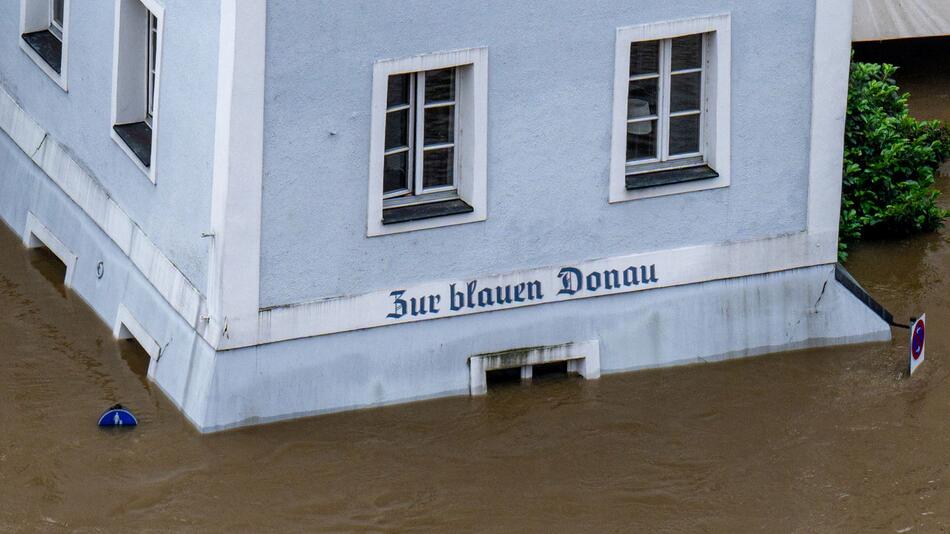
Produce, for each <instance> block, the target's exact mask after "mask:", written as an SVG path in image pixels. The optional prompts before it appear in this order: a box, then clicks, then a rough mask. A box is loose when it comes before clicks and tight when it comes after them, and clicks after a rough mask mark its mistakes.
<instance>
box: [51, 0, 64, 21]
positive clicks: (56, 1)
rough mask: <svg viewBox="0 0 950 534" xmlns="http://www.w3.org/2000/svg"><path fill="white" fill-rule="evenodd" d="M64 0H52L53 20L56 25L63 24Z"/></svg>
mask: <svg viewBox="0 0 950 534" xmlns="http://www.w3.org/2000/svg"><path fill="white" fill-rule="evenodd" d="M64 1H65V0H53V22H55V23H56V24H57V25H58V26H62V25H63V2H64Z"/></svg>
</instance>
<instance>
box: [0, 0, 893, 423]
mask: <svg viewBox="0 0 950 534" xmlns="http://www.w3.org/2000/svg"><path fill="white" fill-rule="evenodd" d="M212 4H214V3H208V4H187V5H186V4H180V3H167V5H166V3H161V2H158V1H156V0H121V1H118V2H116V3H115V5H114V6H112V5H111V4H110V5H109V6H108V7H101V6H100V7H98V8H95V9H87V10H81V11H79V10H75V9H73V10H69V9H65V8H66V7H68V6H69V5H70V3H69V2H68V1H66V2H65V3H63V2H62V1H59V0H57V1H54V2H52V3H46V2H32V1H29V2H22V3H21V4H16V3H8V5H6V6H5V7H3V8H0V9H2V10H3V11H2V12H0V14H2V15H3V17H2V18H3V20H6V21H19V26H18V27H16V26H17V24H15V23H13V22H10V23H9V24H8V26H9V28H7V30H8V31H10V32H15V33H16V34H17V35H18V36H19V38H18V39H17V40H16V44H14V40H10V41H9V42H7V44H6V45H4V46H6V47H7V49H8V51H7V52H8V53H4V54H0V72H2V73H3V78H4V80H6V82H5V84H4V86H3V87H2V89H0V130H2V132H3V133H2V134H0V168H2V169H3V173H2V175H0V199H2V200H0V216H2V218H3V220H4V221H5V222H6V224H7V225H9V226H10V227H11V228H13V229H14V231H15V232H16V233H17V234H18V235H21V236H23V238H24V242H25V243H27V244H28V245H29V246H41V247H46V248H48V249H49V250H50V251H51V252H52V253H53V254H54V255H56V256H57V257H59V258H60V259H61V260H62V261H63V262H64V263H65V264H66V272H67V275H66V276H67V278H68V280H67V285H68V286H69V287H70V289H71V291H73V292H75V293H76V294H78V295H79V296H81V297H82V299H83V300H84V301H85V302H88V303H89V305H90V306H91V307H92V308H93V310H95V312H96V313H97V314H98V315H99V316H100V317H101V318H102V319H103V321H105V323H106V324H107V325H108V326H109V327H110V328H112V329H113V332H114V334H115V335H116V336H118V337H123V338H130V339H134V340H136V341H137V343H138V344H139V345H141V347H142V348H143V350H144V352H145V353H146V354H148V355H149V358H150V363H149V367H148V377H149V379H150V380H151V381H152V382H153V383H154V384H155V385H157V387H158V388H160V389H161V390H162V391H163V392H164V393H165V394H166V395H168V397H169V399H171V401H172V402H174V404H175V405H176V406H177V407H178V408H179V409H180V410H181V411H182V412H183V413H184V414H185V416H186V417H187V419H188V420H189V421H191V422H192V423H193V424H194V425H195V426H196V427H197V428H198V429H199V430H201V431H215V430H221V429H226V428H232V427H236V426H243V425H250V424H255V423H261V422H267V421H274V420H279V419H285V418H296V417H300V416H304V415H308V414H316V413H324V412H332V411H341V410H348V409H352V408H358V407H365V406H378V405H386V404H393V403H400V402H407V401H411V400H418V399H425V398H432V397H439V396H451V395H466V394H469V393H470V392H473V391H478V390H480V388H481V385H480V384H481V378H479V377H481V376H483V375H482V374H481V373H475V372H473V369H474V367H473V363H472V362H481V364H484V365H483V370H485V371H486V372H487V371H489V370H491V369H492V367H491V366H492V365H494V366H495V368H497V369H500V368H502V367H504V366H508V365H513V364H512V363H511V362H514V361H515V360H518V358H522V359H523V361H521V360H518V361H521V363H522V365H521V367H523V368H527V367H528V366H533V365H545V364H548V363H558V362H568V363H567V364H565V365H567V366H568V368H569V370H571V371H572V372H577V373H579V374H581V375H582V376H585V377H587V378H591V379H592V378H596V377H597V376H600V375H601V374H609V373H616V372H620V371H627V370H634V369H643V368H649V367H658V366H668V365H673V364H678V363H688V362H696V361H708V360H711V359H724V358H732V357H738V356H747V355H753V354H763V353H768V352H774V351H781V350H789V349H794V348H805V347H814V346H821V345H828V344H839V343H854V342H861V341H872V340H886V339H888V338H889V336H890V330H889V327H888V325H887V324H886V323H884V322H883V321H882V320H881V319H880V318H879V317H878V316H876V315H875V314H874V313H873V312H872V311H871V310H869V309H867V307H865V306H864V305H862V304H861V303H860V301H858V300H857V299H856V298H855V297H854V296H853V295H852V294H851V293H849V292H848V291H847V290H846V289H845V288H844V287H843V286H841V285H840V284H839V283H838V282H837V281H836V280H835V276H834V270H835V267H834V265H835V262H836V258H837V231H838V208H839V202H840V183H841V162H842V158H841V153H842V127H843V125H842V124H841V121H840V120H838V118H837V117H840V115H841V112H842V110H843V109H844V108H845V98H846V86H847V74H848V64H849V57H850V39H849V35H850V29H851V15H852V11H851V8H850V5H849V3H848V2H834V1H830V0H814V1H809V2H805V3H804V4H803V6H801V7H802V8H801V9H797V10H784V11H783V10H777V9H774V8H775V7H776V6H778V5H783V4H784V3H783V2H778V1H774V2H773V1H768V2H758V3H756V4H755V5H748V3H744V2H738V1H733V0H722V1H717V2H713V3H710V4H709V5H704V6H703V7H702V8H701V9H697V7H696V6H695V5H694V4H693V3H690V2H685V1H684V2H678V1H677V2H672V3H670V4H669V5H667V6H665V7H663V6H659V5H645V6H643V8H642V9H638V10H635V11H631V10H630V9H629V6H628V5H627V4H625V3H624V2H620V1H613V0H611V1H608V2H604V3H601V4H598V5H597V6H592V7H590V9H589V10H587V11H585V15H584V17H583V20H578V21H576V22H572V23H570V24H566V23H565V21H573V20H574V19H575V18H576V13H575V11H574V8H573V7H572V6H571V5H569V4H567V3H562V4H560V5H547V6H545V9H543V10H539V9H535V7H536V6H533V5H532V3H530V2H529V3H528V4H511V5H505V6H496V7H495V8H493V9H492V10H486V11H485V12H481V13H479V14H477V15H472V17H474V18H472V17H468V18H466V17H467V16H466V17H463V16H462V13H463V12H466V9H467V8H466V7H465V6H463V5H462V3H456V4H455V5H453V6H449V7H447V8H446V9H447V10H448V11H447V13H449V14H454V15H456V16H457V18H458V19H459V20H466V21H468V22H466V23H465V24H461V25H459V26H457V27H455V26H453V27H450V28H449V29H447V30H445V31H444V32H443V33H442V34H441V35H440V37H439V39H437V40H433V39H432V38H431V36H429V35H427V34H426V33H425V32H422V33H420V32H418V31H416V27H417V26H418V25H421V26H423V27H433V28H434V27H442V24H441V19H440V18H439V17H440V16H441V15H440V14H438V13H435V12H433V11H431V10H427V9H423V8H422V7H412V8H409V9H410V10H411V11H412V13H411V15H412V16H411V17H408V18H407V17H406V16H404V15H405V13H402V12H401V11H399V9H400V8H399V7H398V6H395V5H379V6H375V9H377V10H378V13H376V14H375V15H374V16H373V17H367V16H366V14H365V12H364V10H363V9H362V8H360V7H357V6H349V5H347V6H336V7H335V8H333V9H331V8H329V7H328V6H327V5H325V4H323V3H318V2H303V1H299V2H284V3H280V2H263V1H259V2H232V1H223V2H221V5H220V6H217V5H212ZM60 7H62V8H63V9H65V11H64V12H63V14H62V18H61V19H60V18H56V17H58V16H60V15H59V13H60V11H59V10H60ZM113 8H114V9H113ZM219 8H220V9H219ZM21 10H22V12H20V11H21ZM526 17H538V20H537V24H532V25H524V26H523V27H518V28H517V29H516V30H515V31H513V28H510V27H508V26H506V25H507V24H513V23H514V21H520V20H524V19H525V18H526ZM209 20H213V21H215V24H210V25H209V24H207V22H208V21H209ZM54 22H55V24H54ZM172 22H174V23H172ZM210 27H214V28H218V30H217V32H216V33H214V32H212V33H209V31H208V28H210ZM552 27H557V28H559V32H558V33H559V34H560V35H561V36H562V37H563V39H562V40H560V41H559V42H558V43H552V42H551V41H550V39H549V37H550V35H549V31H550V30H549V28H552ZM103 28H111V29H112V30H111V31H112V32H113V39H110V40H98V41H93V40H91V39H90V36H92V35H96V34H98V33H101V31H102V29H103ZM314 29H317V30H320V31H314ZM341 32H343V33H344V34H348V35H368V36H375V37H374V38H372V39H365V40H363V39H358V40H348V39H337V40H333V39H334V36H339V35H340V33H341ZM47 34H48V35H47ZM300 35H310V36H312V38H313V41H312V42H308V43H307V46H303V47H302V46H301V43H300V42H299V36H300ZM113 47H115V48H114V49H113ZM314 49H320V50H325V51H326V53H324V54H313V53H311V51H312V50H314ZM605 50H608V51H610V53H609V54H607V55H605V54H604V51H605ZM93 52H96V53H93ZM100 52H101V53H100ZM763 54H764V55H771V56H773V57H782V58H784V60H783V61H784V66H783V69H782V70H781V71H778V72H776V71H774V70H770V69H769V68H768V67H766V66H764V65H763V64H762V62H761V61H760V58H761V57H763ZM559 57H561V58H564V57H570V58H573V59H572V60H571V62H570V67H569V68H567V69H566V70H565V69H563V68H554V66H555V65H556V64H557V65H560V63H559V61H560V60H558V59H556V58H559ZM108 60H111V63H110V61H108ZM265 66H266V68H265ZM314 72H321V73H333V75H332V78H333V80H334V81H333V83H327V78H326V77H325V76H314V75H313V73H314ZM737 72H743V73H746V74H744V75H742V76H738V75H737V74H736V73H737ZM109 73H111V76H110V75H109ZM803 73H804V74H807V75H803ZM594 80H596V82H594ZM103 95H108V98H105V97H103ZM318 103H319V104H318ZM805 110H809V111H807V112H806V111H805ZM103 124H108V128H103V127H102V125H103ZM531 347H534V348H537V349H533V350H528V351H527V352H525V353H524V354H522V355H521V356H517V357H514V356H512V357H506V358H508V359H506V358H500V359H499V358H494V359H493V358H492V357H487V358H486V355H491V354H496V355H497V354H499V353H508V354H512V352H511V351H515V352H517V351H522V349H525V348H531ZM538 347H540V348H538ZM578 347H582V349H579V348H578ZM593 354H596V355H597V357H596V364H595V362H594V360H595V358H594V357H593V356H591V355H593ZM512 358H514V359H512ZM499 366H501V367H499ZM524 372H526V373H527V372H529V371H524ZM473 377H474V378H473Z"/></svg>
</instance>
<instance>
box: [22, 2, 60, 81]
mask: <svg viewBox="0 0 950 534" xmlns="http://www.w3.org/2000/svg"><path fill="white" fill-rule="evenodd" d="M69 4H70V0H63V25H62V28H60V30H61V32H60V35H56V33H55V32H53V27H52V22H53V2H52V0H20V35H23V34H25V33H31V32H37V31H42V30H49V31H50V33H53V35H54V36H56V37H58V38H59V40H60V42H61V43H62V54H61V57H60V60H59V72H58V73H57V72H56V71H55V70H53V68H52V67H50V66H49V64H47V63H46V60H44V59H43V58H42V57H40V55H39V54H37V53H36V51H35V50H33V49H32V48H30V45H28V44H27V43H26V41H24V40H23V39H21V38H18V39H17V41H19V43H20V50H22V51H23V52H24V53H26V55H27V56H28V57H29V58H30V59H31V60H32V61H33V62H34V63H36V65H37V66H38V67H39V68H40V70H42V71H43V72H44V73H46V75H47V76H49V77H50V79H52V80H53V81H54V82H56V85H58V86H59V87H60V89H62V90H63V91H66V92H68V91H69V88H68V87H67V83H66V79H67V75H66V73H67V68H68V65H69V62H68V61H67V60H68V59H69V12H70V9H69ZM18 37H19V36H18Z"/></svg>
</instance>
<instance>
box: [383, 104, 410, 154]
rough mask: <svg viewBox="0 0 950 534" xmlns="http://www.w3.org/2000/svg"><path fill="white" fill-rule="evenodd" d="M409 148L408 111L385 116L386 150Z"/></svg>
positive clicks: (403, 110)
mask: <svg viewBox="0 0 950 534" xmlns="http://www.w3.org/2000/svg"><path fill="white" fill-rule="evenodd" d="M401 146H409V109H402V110H399V111H390V112H389V113H387V114H386V150H390V149H393V148H399V147H401Z"/></svg>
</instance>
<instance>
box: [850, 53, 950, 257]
mask: <svg viewBox="0 0 950 534" xmlns="http://www.w3.org/2000/svg"><path fill="white" fill-rule="evenodd" d="M895 72H897V67H895V66H894V65H888V64H876V63H858V62H852V64H851V81H850V85H849V88H848V117H847V121H846V124H845V152H844V183H843V191H842V198H841V226H840V232H839V241H840V243H841V245H840V249H839V252H838V254H839V257H840V258H841V260H842V261H844V260H845V259H847V245H848V243H853V242H855V241H858V240H860V239H862V238H875V237H885V236H902V235H908V234H913V233H917V232H924V231H931V230H935V229H936V228H938V227H939V226H940V225H941V224H943V220H944V219H945V218H946V217H947V216H948V215H950V212H948V211H947V210H943V209H941V208H940V207H938V206H937V202H936V201H937V197H938V196H939V195H940V192H939V191H937V190H936V189H935V188H934V176H935V175H936V171H937V168H938V167H939V166H940V164H941V163H942V162H943V161H944V160H946V159H947V157H948V156H950V129H948V128H947V127H946V126H944V125H943V124H942V123H940V122H939V121H923V122H922V121H918V120H916V119H914V118H913V117H911V116H910V114H909V113H908V111H907V94H906V93H901V91H900V88H899V87H898V86H897V84H896V83H895V82H894V73H895Z"/></svg>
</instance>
